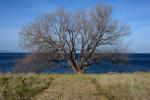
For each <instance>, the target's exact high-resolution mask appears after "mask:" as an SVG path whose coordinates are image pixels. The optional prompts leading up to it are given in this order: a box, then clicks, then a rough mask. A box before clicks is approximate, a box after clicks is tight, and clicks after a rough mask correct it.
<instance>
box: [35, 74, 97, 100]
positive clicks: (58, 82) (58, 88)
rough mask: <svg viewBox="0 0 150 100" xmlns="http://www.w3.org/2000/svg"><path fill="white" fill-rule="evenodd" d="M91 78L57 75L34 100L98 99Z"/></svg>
mask: <svg viewBox="0 0 150 100" xmlns="http://www.w3.org/2000/svg"><path fill="white" fill-rule="evenodd" d="M99 99H100V97H99V96H98V95H97V90H96V87H95V85H94V84H93V82H92V78H89V77H85V78H80V77H64V76H63V77H58V78H55V79H54V82H53V83H52V85H51V86H50V87H49V88H48V89H47V90H46V91H44V92H43V93H41V94H39V95H37V96H36V100H99Z"/></svg>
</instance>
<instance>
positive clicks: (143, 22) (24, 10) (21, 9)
mask: <svg viewBox="0 0 150 100" xmlns="http://www.w3.org/2000/svg"><path fill="white" fill-rule="evenodd" d="M97 4H101V5H110V6H112V7H113V17H114V19H118V20H119V21H120V22H121V23H124V24H128V25H129V26H130V27H131V30H132V34H131V35H130V36H129V37H128V39H126V43H128V44H129V46H130V50H131V52H139V53H150V6H149V4H150V0H0V50H8V51H24V50H23V49H22V48H21V47H20V46H19V43H20V40H19V35H18V33H19V32H20V30H21V28H22V27H23V26H25V25H28V24H29V23H30V22H32V21H33V20H34V19H35V18H37V17H38V16H41V15H43V14H45V13H48V12H52V11H53V10H55V9H56V8H57V7H64V8H66V9H68V10H77V9H80V8H83V9H90V8H92V7H93V6H95V5H97Z"/></svg>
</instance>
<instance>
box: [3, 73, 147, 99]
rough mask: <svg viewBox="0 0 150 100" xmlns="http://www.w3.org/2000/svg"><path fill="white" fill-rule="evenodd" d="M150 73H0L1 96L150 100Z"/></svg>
mask: <svg viewBox="0 0 150 100" xmlns="http://www.w3.org/2000/svg"><path fill="white" fill-rule="evenodd" d="M149 94H150V73H131V74H127V73H126V74H119V73H116V74H89V75H70V74H69V75H67V74H63V75H58V74H1V75H0V100H150V95H149Z"/></svg>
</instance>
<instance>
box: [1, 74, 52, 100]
mask: <svg viewBox="0 0 150 100" xmlns="http://www.w3.org/2000/svg"><path fill="white" fill-rule="evenodd" d="M52 80H53V78H51V77H49V78H47V77H43V76H40V75H35V74H18V75H17V74H6V75H0V100H30V99H32V97H34V96H35V95H37V94H38V93H40V92H41V91H43V90H44V89H47V88H48V87H49V85H50V84H51V82H52Z"/></svg>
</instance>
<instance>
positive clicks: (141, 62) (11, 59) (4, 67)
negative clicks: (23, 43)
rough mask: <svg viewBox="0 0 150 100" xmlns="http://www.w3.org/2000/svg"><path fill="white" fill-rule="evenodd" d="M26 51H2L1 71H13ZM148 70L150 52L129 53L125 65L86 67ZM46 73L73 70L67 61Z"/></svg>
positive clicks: (92, 68) (94, 70)
mask: <svg viewBox="0 0 150 100" xmlns="http://www.w3.org/2000/svg"><path fill="white" fill-rule="evenodd" d="M25 55H26V54H25V53H0V72H4V73H5V72H11V71H12V70H13V67H14V65H15V64H16V63H17V60H18V59H19V58H23V57H24V56H25ZM137 71H142V72H147V71H150V54H129V61H128V63H127V64H124V65H117V64H112V63H110V62H106V61H105V62H102V63H99V64H94V65H92V66H90V67H88V68H87V69H86V72H87V73H109V72H120V73H122V72H137ZM44 72H46V73H72V72H73V71H72V70H71V69H70V67H68V65H67V64H66V63H63V64H61V66H60V67H55V68H51V69H49V70H46V71H44Z"/></svg>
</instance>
